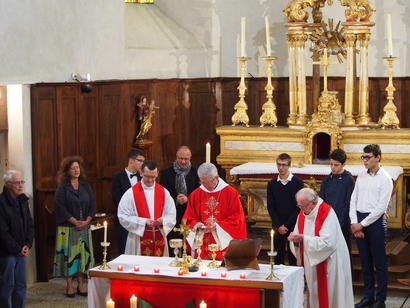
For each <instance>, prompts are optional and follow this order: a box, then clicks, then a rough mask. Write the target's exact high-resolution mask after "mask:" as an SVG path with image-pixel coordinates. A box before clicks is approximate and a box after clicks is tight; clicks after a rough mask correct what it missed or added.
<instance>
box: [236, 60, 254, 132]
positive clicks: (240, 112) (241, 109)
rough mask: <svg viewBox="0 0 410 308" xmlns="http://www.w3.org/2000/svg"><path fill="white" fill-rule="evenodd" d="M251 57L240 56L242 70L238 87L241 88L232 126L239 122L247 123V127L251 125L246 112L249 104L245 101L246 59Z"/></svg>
mask: <svg viewBox="0 0 410 308" xmlns="http://www.w3.org/2000/svg"><path fill="white" fill-rule="evenodd" d="M249 59H250V58H248V57H239V58H238V60H239V63H240V66H241V70H240V75H241V81H240V83H239V86H238V88H237V89H238V90H239V101H238V102H237V103H236V104H235V106H234V109H235V113H234V114H233V116H232V126H235V125H237V124H242V125H245V126H246V127H249V117H248V115H247V113H246V110H248V105H247V104H246V102H245V92H246V85H245V76H246V61H248V60H249Z"/></svg>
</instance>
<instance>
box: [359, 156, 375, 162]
mask: <svg viewBox="0 0 410 308" xmlns="http://www.w3.org/2000/svg"><path fill="white" fill-rule="evenodd" d="M372 157H374V155H362V156H360V159H361V160H364V161H368V160H369V159H371V158H372Z"/></svg>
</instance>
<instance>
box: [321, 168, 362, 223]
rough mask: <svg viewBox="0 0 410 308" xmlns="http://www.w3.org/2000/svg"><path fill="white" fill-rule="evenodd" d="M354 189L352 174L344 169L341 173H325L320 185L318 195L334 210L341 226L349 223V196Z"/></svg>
mask: <svg viewBox="0 0 410 308" xmlns="http://www.w3.org/2000/svg"><path fill="white" fill-rule="evenodd" d="M353 189H354V180H353V177H352V174H351V173H350V172H349V171H347V170H345V171H344V172H343V173H342V174H332V173H331V174H329V175H327V176H326V177H325V178H324V179H323V181H322V185H321V186H320V192H319V196H320V197H321V198H322V199H323V200H324V201H325V202H326V203H327V204H329V205H331V206H332V208H333V210H334V211H335V212H336V215H337V218H338V219H339V223H340V226H341V227H347V226H349V225H350V218H349V209H350V197H351V196H352V192H353Z"/></svg>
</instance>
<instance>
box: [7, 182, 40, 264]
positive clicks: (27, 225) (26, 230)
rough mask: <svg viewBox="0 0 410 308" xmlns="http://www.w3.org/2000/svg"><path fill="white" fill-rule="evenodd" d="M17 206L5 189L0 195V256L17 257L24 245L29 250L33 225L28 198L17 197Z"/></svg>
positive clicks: (31, 242)
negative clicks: (18, 204)
mask: <svg viewBox="0 0 410 308" xmlns="http://www.w3.org/2000/svg"><path fill="white" fill-rule="evenodd" d="M17 200H18V201H19V203H20V206H17V205H16V203H15V201H14V200H13V198H12V197H11V195H10V192H9V191H8V189H7V188H6V187H4V189H3V193H2V194H0V256H7V255H18V254H19V253H20V251H21V249H22V248H23V246H24V245H27V246H28V247H30V248H31V246H32V245H33V237H34V224H33V219H32V218H31V214H30V210H29V207H28V197H27V196H26V195H25V194H21V195H20V196H18V197H17Z"/></svg>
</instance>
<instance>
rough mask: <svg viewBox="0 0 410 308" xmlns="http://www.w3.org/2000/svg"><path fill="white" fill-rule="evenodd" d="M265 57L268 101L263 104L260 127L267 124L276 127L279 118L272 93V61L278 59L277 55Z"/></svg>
mask: <svg viewBox="0 0 410 308" xmlns="http://www.w3.org/2000/svg"><path fill="white" fill-rule="evenodd" d="M264 59H265V61H266V76H267V79H268V82H267V84H266V86H265V91H266V98H267V101H266V103H264V104H263V106H262V110H263V113H262V115H261V117H260V119H259V121H260V123H261V125H260V127H264V126H265V125H270V126H273V127H276V123H277V122H278V118H277V117H276V112H275V110H276V106H275V103H274V102H273V100H272V98H273V95H272V93H273V89H274V88H273V85H272V61H273V60H276V59H277V58H276V57H265V58H264Z"/></svg>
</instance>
